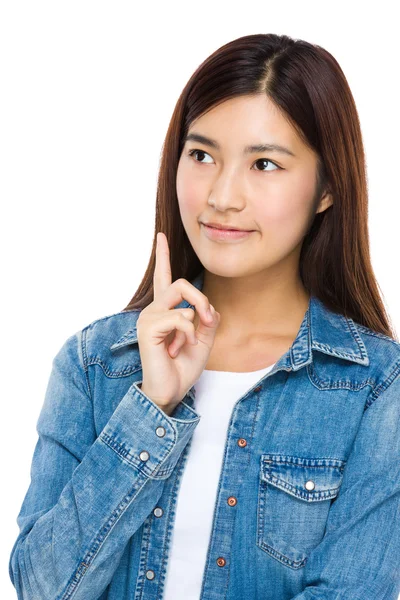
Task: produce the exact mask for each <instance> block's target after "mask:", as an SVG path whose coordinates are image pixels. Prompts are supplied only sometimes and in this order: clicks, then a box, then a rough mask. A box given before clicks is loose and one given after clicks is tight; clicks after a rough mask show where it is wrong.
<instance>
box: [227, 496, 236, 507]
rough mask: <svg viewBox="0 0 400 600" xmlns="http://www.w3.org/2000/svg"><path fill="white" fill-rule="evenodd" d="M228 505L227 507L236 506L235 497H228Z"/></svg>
mask: <svg viewBox="0 0 400 600" xmlns="http://www.w3.org/2000/svg"><path fill="white" fill-rule="evenodd" d="M228 504H229V506H235V505H236V504H237V499H236V498H235V496H229V498H228Z"/></svg>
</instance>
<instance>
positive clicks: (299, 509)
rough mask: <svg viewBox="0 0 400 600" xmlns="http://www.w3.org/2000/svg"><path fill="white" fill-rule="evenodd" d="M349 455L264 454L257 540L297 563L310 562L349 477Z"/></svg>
mask: <svg viewBox="0 0 400 600" xmlns="http://www.w3.org/2000/svg"><path fill="white" fill-rule="evenodd" d="M345 462H346V461H343V460H339V459H334V458H302V457H296V456H285V455H282V454H279V455H277V454H263V455H262V456H261V464H260V479H259V490H258V506H257V545H258V546H259V547H260V548H261V549H262V550H264V551H265V552H267V553H268V554H270V555H271V556H273V557H274V558H275V559H277V560H278V561H280V562H281V563H283V564H284V565H286V566H288V567H291V568H292V569H299V568H301V567H304V565H305V564H306V561H307V555H308V553H309V552H310V550H311V549H312V548H315V546H317V545H318V544H319V542H320V541H321V540H322V538H323V536H324V532H325V526H326V521H327V518H328V513H329V509H330V506H331V504H332V502H333V499H334V498H335V497H336V496H337V495H338V493H339V489H340V485H341V483H342V479H343V469H344V466H345Z"/></svg>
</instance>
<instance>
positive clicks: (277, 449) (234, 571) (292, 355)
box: [9, 271, 400, 600]
mask: <svg viewBox="0 0 400 600" xmlns="http://www.w3.org/2000/svg"><path fill="white" fill-rule="evenodd" d="M203 281H204V271H202V272H201V273H200V274H199V275H198V276H197V277H196V278H195V279H194V280H193V281H192V282H191V283H192V284H193V285H194V286H195V287H197V288H198V289H200V290H201V289H202V285H203ZM183 307H191V308H194V307H193V305H191V304H189V303H188V302H187V301H182V302H181V303H180V304H179V305H177V308H183ZM139 314H140V310H131V311H125V312H124V311H122V312H119V313H117V314H113V315H109V316H106V317H104V318H101V319H97V320H95V321H93V322H92V323H91V324H89V325H88V326H86V327H84V328H83V329H82V330H80V331H78V332H77V333H75V334H73V335H72V336H71V337H69V338H68V339H67V340H66V341H65V343H64V344H63V345H62V347H61V348H60V350H59V351H58V353H57V354H56V356H55V358H54V360H53V364H52V370H51V375H50V379H49V382H48V386H47V390H46V395H45V399H44V403H43V406H42V408H41V412H40V415H39V418H38V421H37V433H38V440H37V443H36V447H35V450H34V454H33V458H32V464H31V482H30V486H29V488H28V490H27V492H26V495H25V498H24V500H23V503H22V506H21V508H20V512H19V514H18V517H17V523H18V526H19V529H20V533H19V535H18V538H17V539H16V541H15V543H14V546H13V548H12V549H10V550H11V554H10V560H9V574H10V578H11V580H12V583H13V585H14V587H15V589H16V592H17V595H18V598H19V599H24V600H95V599H99V600H105V599H107V600H128V599H129V600H156V599H160V600H161V599H162V598H163V584H164V581H165V575H166V572H167V566H168V550H169V546H170V540H171V532H172V531H173V527H174V516H175V509H176V502H177V496H178V493H179V484H180V479H181V476H182V473H183V470H184V468H185V461H186V457H187V455H188V453H189V452H190V445H191V437H192V434H193V432H194V430H195V428H196V426H197V425H198V423H199V420H200V419H201V415H199V414H198V413H197V412H196V393H195V386H193V387H192V388H191V389H190V390H189V391H188V393H187V394H186V396H185V397H184V398H183V400H182V402H181V403H180V404H179V405H178V406H177V407H176V409H175V411H174V412H173V413H172V414H171V415H170V416H168V415H167V414H166V413H164V412H163V411H162V410H161V409H160V408H159V407H158V406H157V405H156V404H155V403H154V402H153V401H152V400H151V399H150V398H148V397H147V396H146V395H145V394H144V393H143V392H142V391H141V389H140V387H139V384H140V383H141V382H142V371H141V361H140V354H139V347H138V342H137V332H136V322H137V319H138V317H139ZM399 374H400V344H399V343H397V342H396V341H394V340H392V339H391V338H389V337H387V336H385V335H382V334H378V333H375V332H373V331H372V330H370V329H369V328H367V327H365V326H362V325H360V324H358V323H356V322H355V321H353V320H352V319H350V318H346V317H344V316H343V315H340V314H336V313H334V312H332V311H330V310H328V309H327V308H326V307H325V305H324V304H322V302H321V301H320V300H318V299H317V298H316V297H315V296H311V298H310V302H309V306H308V309H307V312H306V313H305V316H304V319H303V322H302V324H301V326H300V329H299V331H298V334H297V337H296V339H295V340H294V342H293V344H292V346H291V347H290V349H289V350H288V352H287V353H286V354H284V355H282V356H281V358H280V359H279V360H278V361H277V363H276V364H275V366H274V368H273V369H272V370H271V371H270V372H268V373H267V374H266V375H265V376H264V377H262V378H261V379H260V380H259V381H257V382H256V384H255V385H254V386H253V387H252V388H251V389H249V390H248V391H247V393H246V394H245V395H244V396H242V397H241V398H238V400H237V402H236V404H235V406H234V409H233V411H232V416H231V419H230V423H229V427H228V430H227V436H226V443H225V452H224V458H223V465H222V470H221V474H220V479H219V486H218V492H217V499H216V503H215V508H214V517H213V525H212V534H211V537H210V541H209V547H208V555H207V561H206V567H205V570H204V576H203V583H202V590H201V595H200V598H201V600H221V599H226V600H252V599H260V600H291V599H293V600H317V599H321V600H322V599H323V600H397V598H398V596H399V593H400V566H399V565H400V511H399V498H400V376H399ZM244 441H245V442H244ZM206 483H207V482H205V485H206ZM231 496H234V497H235V498H236V499H237V502H236V504H235V505H234V506H232V505H231V503H228V502H227V500H228V498H230V497H231ZM193 519H196V515H195V514H193ZM192 543H193V544H196V540H195V539H193V540H192Z"/></svg>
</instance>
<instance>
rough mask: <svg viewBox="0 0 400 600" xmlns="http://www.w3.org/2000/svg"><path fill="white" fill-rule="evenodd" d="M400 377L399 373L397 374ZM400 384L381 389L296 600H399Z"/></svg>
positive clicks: (363, 423)
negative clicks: (302, 587) (303, 586)
mask: <svg viewBox="0 0 400 600" xmlns="http://www.w3.org/2000/svg"><path fill="white" fill-rule="evenodd" d="M397 370H398V371H399V368H398V369H397ZM399 498H400V377H399V373H397V376H396V378H395V379H394V380H392V382H391V383H390V385H389V387H386V388H385V390H384V391H381V392H380V393H379V391H377V390H374V392H373V393H371V397H370V399H369V401H368V407H367V408H366V409H365V410H364V414H363V417H362V419H361V423H360V427H359V429H358V432H357V435H356V438H355V440H354V443H353V447H352V449H351V452H350V455H349V457H348V459H347V463H346V466H345V469H344V471H343V480H342V485H341V487H340V490H339V494H338V496H337V497H336V499H335V500H334V502H333V504H332V506H331V509H330V512H329V515H328V521H327V526H326V529H325V534H324V537H323V539H322V541H321V543H320V544H319V545H318V546H317V547H316V548H314V549H313V550H312V552H311V553H310V555H309V557H308V560H307V562H306V565H305V567H304V585H305V586H306V587H305V589H304V590H303V592H302V593H300V594H297V595H296V596H295V597H294V598H293V599H292V600H318V599H321V600H350V599H351V600H367V599H368V600H397V599H398V597H399V594H400V510H399V506H400V503H399Z"/></svg>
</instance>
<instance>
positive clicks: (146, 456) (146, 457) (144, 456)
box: [139, 450, 150, 460]
mask: <svg viewBox="0 0 400 600" xmlns="http://www.w3.org/2000/svg"><path fill="white" fill-rule="evenodd" d="M139 456H140V460H149V458H150V454H149V453H148V452H147V450H142V452H141V453H140V454H139Z"/></svg>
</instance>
